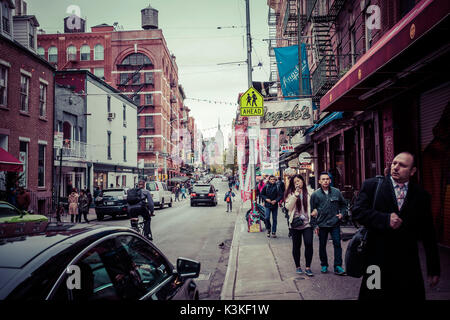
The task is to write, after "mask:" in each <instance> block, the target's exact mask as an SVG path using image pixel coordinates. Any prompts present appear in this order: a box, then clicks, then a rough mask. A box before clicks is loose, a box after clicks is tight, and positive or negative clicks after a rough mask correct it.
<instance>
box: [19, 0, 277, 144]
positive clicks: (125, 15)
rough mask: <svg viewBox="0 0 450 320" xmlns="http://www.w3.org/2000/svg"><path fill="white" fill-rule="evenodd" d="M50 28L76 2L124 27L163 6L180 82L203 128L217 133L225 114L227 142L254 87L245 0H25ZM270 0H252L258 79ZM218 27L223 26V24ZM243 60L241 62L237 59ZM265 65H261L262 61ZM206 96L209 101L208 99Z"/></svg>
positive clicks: (94, 21) (265, 71)
mask: <svg viewBox="0 0 450 320" xmlns="http://www.w3.org/2000/svg"><path fill="white" fill-rule="evenodd" d="M25 2H27V5H28V9H27V10H28V14H29V15H35V16H36V18H37V20H38V22H39V24H40V27H39V28H40V29H44V30H45V32H46V33H56V32H58V31H59V32H61V33H62V32H63V31H64V25H63V19H64V17H66V16H67V15H68V13H67V9H68V7H69V6H71V5H77V6H78V7H79V8H80V11H81V16H82V17H83V18H85V19H86V20H87V26H86V27H87V28H86V30H87V31H90V28H91V27H92V26H95V25H98V24H102V23H107V24H109V25H112V24H113V23H114V22H118V24H119V26H123V30H141V29H142V28H141V9H143V8H146V7H147V6H148V5H149V4H150V5H151V6H152V7H153V8H155V9H157V10H158V11H159V16H158V23H159V28H160V29H162V31H163V35H164V37H165V39H166V42H167V45H168V48H169V51H170V52H171V53H172V54H174V55H175V56H176V62H177V65H178V74H179V83H180V84H181V85H182V86H183V89H184V91H185V94H186V97H187V99H186V100H185V105H186V106H188V107H189V108H190V109H191V112H190V115H191V116H193V117H194V118H195V121H196V123H197V127H198V129H200V130H201V131H202V134H203V136H204V137H212V136H214V135H215V133H216V131H217V124H218V121H219V120H220V124H221V130H222V132H223V133H224V138H225V143H227V142H228V135H229V134H230V133H231V122H232V119H233V118H234V116H235V112H236V108H237V106H236V105H235V104H236V102H237V97H238V94H239V93H243V92H245V91H246V90H247V89H248V80H247V64H246V62H245V61H246V60H247V51H246V50H247V43H246V28H245V25H246V14H245V1H244V0H151V1H147V0H128V1H122V0H57V1H55V0H25ZM268 10H269V8H268V6H267V0H250V31H251V36H252V48H253V49H252V51H253V52H252V65H253V66H254V70H253V74H252V78H253V81H268V80H269V56H268V42H267V41H264V39H268V38H269V29H268V24H267V16H268ZM217 27H222V28H221V29H218V28H217ZM236 62H237V63H236ZM259 62H261V63H262V67H257V65H258V63H259ZM203 100H206V101H203Z"/></svg>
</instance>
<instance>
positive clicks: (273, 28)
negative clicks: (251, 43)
mask: <svg viewBox="0 0 450 320" xmlns="http://www.w3.org/2000/svg"><path fill="white" fill-rule="evenodd" d="M278 19H279V14H277V13H276V12H275V10H274V9H272V8H270V7H269V16H268V22H269V58H270V78H269V81H273V82H275V83H276V88H277V90H278V88H279V82H278V79H277V77H278V67H277V60H276V58H275V51H274V50H273V48H276V47H277V22H278Z"/></svg>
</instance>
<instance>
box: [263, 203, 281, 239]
mask: <svg viewBox="0 0 450 320" xmlns="http://www.w3.org/2000/svg"><path fill="white" fill-rule="evenodd" d="M265 209H266V216H265V217H264V218H265V220H264V223H265V224H266V230H267V232H270V229H271V224H270V213H271V212H272V221H273V225H272V233H275V232H277V215H278V206H276V207H274V208H265Z"/></svg>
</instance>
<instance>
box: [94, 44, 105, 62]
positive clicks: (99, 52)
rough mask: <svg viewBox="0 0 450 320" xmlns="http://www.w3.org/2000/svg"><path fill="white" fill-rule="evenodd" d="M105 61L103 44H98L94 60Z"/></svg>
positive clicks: (95, 48)
mask: <svg viewBox="0 0 450 320" xmlns="http://www.w3.org/2000/svg"><path fill="white" fill-rule="evenodd" d="M103 59H104V49H103V46H102V45H101V44H97V45H95V47H94V60H103Z"/></svg>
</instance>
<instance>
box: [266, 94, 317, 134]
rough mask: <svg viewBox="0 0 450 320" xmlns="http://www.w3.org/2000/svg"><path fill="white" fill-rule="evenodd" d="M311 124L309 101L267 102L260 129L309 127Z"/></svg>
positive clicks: (310, 103) (310, 104) (310, 102)
mask: <svg viewBox="0 0 450 320" xmlns="http://www.w3.org/2000/svg"><path fill="white" fill-rule="evenodd" d="M312 124H313V117H312V101H311V99H299V100H285V101H267V102H265V103H264V116H263V117H262V119H261V129H269V128H289V127H310V126H312Z"/></svg>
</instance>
